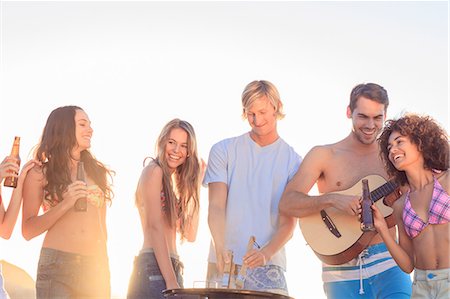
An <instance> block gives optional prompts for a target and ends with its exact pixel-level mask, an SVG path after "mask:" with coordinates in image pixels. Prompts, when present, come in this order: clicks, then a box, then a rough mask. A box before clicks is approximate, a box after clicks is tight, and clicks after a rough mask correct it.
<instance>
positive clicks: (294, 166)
mask: <svg viewBox="0 0 450 299" xmlns="http://www.w3.org/2000/svg"><path fill="white" fill-rule="evenodd" d="M291 157H292V159H291V165H290V169H289V178H288V180H289V181H290V180H292V178H293V177H294V175H295V174H296V173H297V171H298V168H299V167H300V164H301V163H302V160H303V159H302V157H301V156H300V155H299V154H297V153H296V152H295V151H294V150H292V155H291Z"/></svg>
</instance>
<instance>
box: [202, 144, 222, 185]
mask: <svg viewBox="0 0 450 299" xmlns="http://www.w3.org/2000/svg"><path fill="white" fill-rule="evenodd" d="M227 168H228V160H227V152H226V147H225V144H224V142H223V141H222V142H219V143H217V144H215V145H214V146H213V147H212V148H211V151H210V152H209V157H208V166H207V167H206V173H205V177H204V179H203V186H204V187H208V184H209V183H216V182H222V183H225V184H227Z"/></svg>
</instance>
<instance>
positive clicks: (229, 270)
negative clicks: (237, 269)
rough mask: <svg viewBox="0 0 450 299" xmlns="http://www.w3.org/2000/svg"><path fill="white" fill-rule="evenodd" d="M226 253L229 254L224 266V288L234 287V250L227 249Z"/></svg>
mask: <svg viewBox="0 0 450 299" xmlns="http://www.w3.org/2000/svg"><path fill="white" fill-rule="evenodd" d="M225 254H226V255H227V256H228V259H229V260H228V261H227V262H225V265H224V268H223V276H222V288H227V289H229V288H230V287H232V282H233V279H232V276H233V268H234V264H233V251H231V250H227V251H226V252H225Z"/></svg>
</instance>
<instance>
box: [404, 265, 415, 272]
mask: <svg viewBox="0 0 450 299" xmlns="http://www.w3.org/2000/svg"><path fill="white" fill-rule="evenodd" d="M401 269H402V270H403V272H405V273H408V274H411V272H412V271H413V270H414V265H407V266H403V267H401Z"/></svg>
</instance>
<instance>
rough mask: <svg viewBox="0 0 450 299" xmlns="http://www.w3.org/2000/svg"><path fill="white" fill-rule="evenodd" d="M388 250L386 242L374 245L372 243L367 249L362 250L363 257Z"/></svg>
mask: <svg viewBox="0 0 450 299" xmlns="http://www.w3.org/2000/svg"><path fill="white" fill-rule="evenodd" d="M386 251H388V249H387V247H386V244H384V243H378V244H374V245H370V246H369V247H367V248H366V249H364V250H363V251H362V252H361V254H360V255H361V257H365V258H367V257H369V256H372V255H375V254H378V253H383V252H386Z"/></svg>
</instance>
